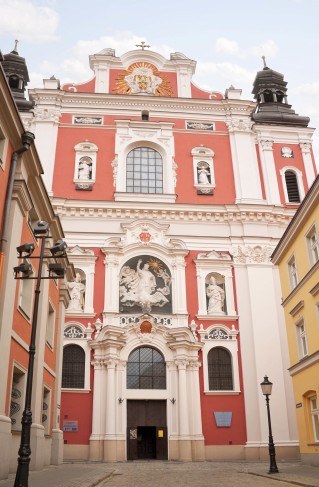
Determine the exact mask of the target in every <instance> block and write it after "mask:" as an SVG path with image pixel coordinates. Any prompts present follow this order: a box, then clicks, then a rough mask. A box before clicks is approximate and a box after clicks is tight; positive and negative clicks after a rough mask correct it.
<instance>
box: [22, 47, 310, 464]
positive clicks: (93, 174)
mask: <svg viewBox="0 0 319 487" xmlns="http://www.w3.org/2000/svg"><path fill="white" fill-rule="evenodd" d="M90 66H91V68H92V71H93V73H94V75H93V78H92V79H91V80H90V81H88V82H84V83H82V84H72V83H68V84H66V85H64V86H60V83H59V80H57V79H55V78H54V77H52V78H50V79H46V80H44V87H43V88H39V89H32V90H31V91H30V99H31V100H32V102H33V103H34V109H33V110H31V111H29V112H25V113H23V114H22V117H23V120H24V123H25V126H26V128H27V129H28V130H30V131H32V132H34V133H35V136H36V145H37V150H38V152H39V154H40V158H41V161H42V164H43V167H44V179H45V183H46V186H47V190H48V191H49V194H50V196H51V200H52V204H53V207H54V209H55V212H56V213H57V214H58V215H59V217H60V219H61V222H62V225H63V229H64V232H65V235H66V241H67V243H68V246H69V252H68V255H69V259H70V261H71V262H72V263H73V265H74V269H75V275H76V277H75V279H74V280H73V281H71V282H69V283H68V288H69V293H70V298H71V299H70V302H69V305H68V309H67V310H66V318H65V329H64V354H63V372H62V401H61V409H60V427H61V429H62V430H63V432H64V456H65V458H69V459H85V460H87V459H89V460H95V461H98V460H104V461H123V460H126V459H137V458H158V459H169V460H183V461H191V460H204V459H207V460H212V459H259V458H264V457H265V455H267V445H268V427H267V417H266V408H265V404H264V398H263V396H262V394H261V390H260V386H259V383H260V382H261V381H262V380H263V377H264V375H265V374H267V375H268V376H269V378H270V380H271V381H272V382H273V383H274V387H273V395H272V398H271V408H272V420H273V432H274V438H275V443H276V447H277V455H278V456H279V457H281V458H295V457H297V456H298V437H297V429H296V422H295V406H294V400H293V394H292V386H291V381H290V377H289V373H288V371H287V368H288V366H289V365H288V350H287V342H286V336H285V326H284V316H283V312H282V309H281V303H280V296H281V291H280V282H279V275H278V270H277V268H276V267H275V266H273V265H272V263H271V262H270V255H271V253H272V251H273V249H274V248H275V246H276V244H277V242H278V240H279V238H280V237H281V235H282V234H283V232H284V230H285V228H286V227H287V225H288V223H289V221H290V220H291V218H292V216H293V214H294V212H295V210H296V208H297V207H298V204H299V203H300V201H301V200H302V198H303V196H304V195H305V193H306V192H307V191H308V189H309V187H310V185H311V184H312V182H313V180H314V178H315V175H316V169H315V163H314V159H313V154H312V148H311V139H312V133H313V129H311V128H309V127H308V123H309V119H308V118H307V117H303V116H299V115H297V114H296V113H295V112H294V110H293V109H292V107H291V105H289V104H288V100H287V82H286V81H285V80H284V76H283V75H282V74H280V73H278V72H276V71H274V70H272V69H269V68H268V67H267V66H265V67H264V69H262V70H261V71H260V72H258V73H257V76H256V79H255V82H254V85H253V94H254V98H255V100H254V101H252V100H244V99H242V97H241V90H240V89H236V88H234V87H233V86H230V87H229V88H228V89H227V90H226V92H225V94H222V93H219V92H214V91H211V92H207V91H204V90H202V89H200V88H199V87H197V86H196V85H195V84H194V83H193V81H192V77H193V74H194V72H195V67H196V62H195V61H193V60H191V59H189V58H187V57H186V56H185V55H183V54H181V53H172V54H171V56H170V59H165V58H164V57H163V56H161V55H160V54H158V53H155V52H152V51H148V50H145V49H144V46H143V48H142V49H137V50H133V51H130V52H128V53H126V54H124V55H122V56H117V55H116V53H115V51H114V50H112V49H104V50H103V51H101V52H99V53H98V54H94V55H91V56H90ZM234 81H235V80H234Z"/></svg>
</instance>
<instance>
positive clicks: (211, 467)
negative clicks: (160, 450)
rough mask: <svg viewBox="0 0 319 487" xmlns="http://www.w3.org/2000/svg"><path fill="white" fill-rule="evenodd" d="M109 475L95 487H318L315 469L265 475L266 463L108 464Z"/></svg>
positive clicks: (283, 468) (290, 468) (293, 467)
mask: <svg viewBox="0 0 319 487" xmlns="http://www.w3.org/2000/svg"><path fill="white" fill-rule="evenodd" d="M111 466H112V468H114V472H113V474H112V475H111V476H110V477H109V478H108V479H106V480H105V481H102V482H101V483H100V484H99V487H179V486H181V487H182V486H183V487H184V486H185V487H186V486H187V487H188V486H192V487H224V486H225V487H288V486H295V485H301V486H311V487H317V486H319V468H317V467H305V466H303V465H301V464H298V463H289V464H287V463H286V464H279V465H278V468H279V469H280V473H279V474H273V475H272V476H268V475H267V471H268V463H243V462H238V463H236V462H232V463H228V462H227V463H222V462H198V463H197V462H196V463H178V462H158V461H157V462H155V461H149V462H146V461H138V462H132V463H131V462H128V463H121V464H119V463H117V464H109V467H111Z"/></svg>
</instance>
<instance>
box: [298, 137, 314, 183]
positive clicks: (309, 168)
mask: <svg viewBox="0 0 319 487" xmlns="http://www.w3.org/2000/svg"><path fill="white" fill-rule="evenodd" d="M299 145H300V149H301V153H302V159H303V163H304V166H305V171H306V178H307V183H308V188H310V186H311V185H312V183H313V182H314V179H315V177H316V175H315V170H314V167H313V161H312V157H311V143H310V142H300V144H299Z"/></svg>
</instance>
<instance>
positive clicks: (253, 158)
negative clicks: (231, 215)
mask: <svg viewBox="0 0 319 487" xmlns="http://www.w3.org/2000/svg"><path fill="white" fill-rule="evenodd" d="M227 127H228V130H229V138H230V147H231V153H232V161H233V170H234V178H235V189H236V203H253V204H254V203H258V204H260V203H262V202H263V199H262V191H261V182H260V176H259V170H258V160H257V154H256V147H255V142H254V136H253V132H252V131H251V128H252V122H251V121H250V119H249V120H248V119H245V120H242V119H240V120H238V119H231V120H229V121H228V122H227Z"/></svg>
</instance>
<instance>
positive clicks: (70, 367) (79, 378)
mask: <svg viewBox="0 0 319 487" xmlns="http://www.w3.org/2000/svg"><path fill="white" fill-rule="evenodd" d="M84 371H85V352H84V350H83V348H82V347H79V346H78V345H67V346H65V347H64V349H63V366H62V387H66V388H71V389H84Z"/></svg>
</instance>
